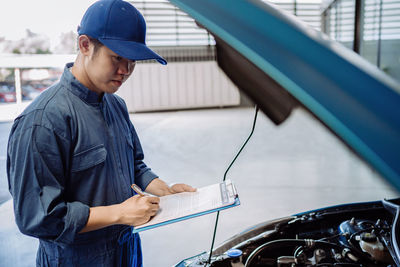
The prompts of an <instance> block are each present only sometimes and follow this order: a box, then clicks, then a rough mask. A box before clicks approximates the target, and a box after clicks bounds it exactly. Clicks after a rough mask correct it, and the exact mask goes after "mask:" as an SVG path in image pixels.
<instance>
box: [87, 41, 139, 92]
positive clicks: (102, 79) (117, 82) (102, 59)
mask: <svg viewBox="0 0 400 267" xmlns="http://www.w3.org/2000/svg"><path fill="white" fill-rule="evenodd" d="M89 50H90V51H89V56H88V57H87V58H86V60H85V68H86V72H87V75H88V79H89V83H90V85H89V86H88V87H89V89H91V90H93V91H95V92H96V93H98V94H101V93H115V92H116V91H117V90H118V89H119V87H120V86H121V85H122V83H124V82H125V81H126V80H127V79H128V78H129V76H130V75H131V74H132V71H133V69H134V68H135V64H136V62H135V61H132V60H128V59H126V58H123V57H120V56H119V55H117V54H116V53H114V52H113V51H112V50H110V49H109V48H108V47H106V46H104V45H103V46H100V47H99V48H98V49H97V51H95V50H94V45H93V44H90V49H89Z"/></svg>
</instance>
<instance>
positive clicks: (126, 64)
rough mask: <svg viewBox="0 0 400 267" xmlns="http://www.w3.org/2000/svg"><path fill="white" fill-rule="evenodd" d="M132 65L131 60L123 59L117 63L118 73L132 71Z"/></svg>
mask: <svg viewBox="0 0 400 267" xmlns="http://www.w3.org/2000/svg"><path fill="white" fill-rule="evenodd" d="M133 66H134V64H132V61H131V60H128V59H124V60H121V62H120V63H119V65H118V74H122V75H128V74H130V73H131V72H132V71H133Z"/></svg>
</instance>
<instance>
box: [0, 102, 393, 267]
mask: <svg viewBox="0 0 400 267" xmlns="http://www.w3.org/2000/svg"><path fill="white" fill-rule="evenodd" d="M253 114H254V110H253V109H252V108H229V109H209V110H195V111H179V112H159V113H143V114H133V115H132V117H131V118H132V121H133V122H134V125H135V127H136V129H137V131H138V134H139V136H140V138H141V142H142V146H143V148H144V152H145V161H146V163H147V164H148V165H149V166H150V167H152V169H153V170H154V171H155V172H156V173H158V174H159V175H160V177H161V178H162V179H164V180H166V181H168V182H185V183H188V184H191V185H193V186H196V187H201V186H205V185H208V184H211V183H216V182H218V181H221V180H222V178H223V175H224V172H225V170H226V168H227V166H228V165H229V163H230V161H231V160H232V159H233V157H234V156H235V154H236V152H237V151H238V149H239V148H240V146H241V145H242V144H243V142H244V140H245V139H246V138H247V136H248V134H249V132H250V129H251V126H252V121H253ZM0 134H4V133H3V132H0ZM0 140H3V139H0ZM3 146H4V145H3ZM0 148H2V147H0ZM3 151H4V150H1V151H0V153H2V154H1V155H2V157H1V158H0V159H1V160H3V161H4V159H5V156H4V155H5V154H4V152H3ZM3 166H4V167H5V164H1V165H0V167H1V168H2V169H1V170H0V172H5V169H3ZM0 177H2V179H3V181H2V182H1V183H0V185H1V187H2V189H3V188H4V186H7V184H6V182H4V178H3V177H5V176H4V175H1V176H0ZM228 178H230V179H232V180H233V181H234V182H235V183H236V186H237V189H238V192H239V196H240V199H241V205H240V206H238V207H235V208H232V209H229V210H226V211H223V212H221V215H220V223H219V226H218V232H217V237H216V244H218V243H221V242H222V241H224V240H225V239H227V238H229V237H230V236H232V235H233V234H235V233H238V232H240V231H241V230H244V229H245V228H247V227H249V226H251V225H254V224H256V223H259V222H262V221H265V220H270V219H274V218H278V217H283V216H286V215H290V214H294V213H298V212H302V211H306V210H310V209H315V208H320V207H324V206H330V205H336V204H342V203H347V202H360V201H371V200H379V199H383V198H391V197H396V196H398V195H399V193H398V192H397V191H395V190H394V189H392V188H391V187H390V186H389V185H388V184H386V183H385V182H384V181H383V179H381V178H380V177H379V175H377V174H376V173H375V172H374V171H373V170H371V169H370V168H369V167H368V166H366V165H365V164H364V163H363V162H361V161H360V160H359V158H357V157H356V156H354V154H353V153H352V152H350V151H349V150H348V149H347V148H346V147H345V146H344V145H342V144H341V143H340V142H339V141H338V140H337V138H336V137H335V136H333V135H332V134H331V133H330V132H328V131H327V130H326V129H325V128H323V127H322V126H321V125H320V124H319V123H318V122H317V121H315V120H314V119H312V118H311V117H310V116H309V115H308V114H307V113H305V112H303V111H302V110H297V111H295V112H294V114H292V116H291V117H290V118H289V119H288V120H287V121H286V122H285V123H283V125H281V126H279V127H276V126H275V125H273V123H272V122H270V121H269V120H268V119H267V118H266V117H265V116H264V115H263V114H262V113H260V114H259V117H258V121H257V126H256V130H255V133H254V135H253V137H252V139H251V140H250V141H249V143H248V146H247V147H246V148H245V149H244V151H243V152H242V154H241V155H240V157H239V158H238V160H237V162H236V163H235V164H234V165H233V167H232V168H231V170H230V172H229V173H228ZM11 209H12V204H11V202H10V201H7V202H5V203H3V204H2V205H1V206H0V216H1V218H2V219H1V222H0V266H9V267H12V266H15V267H21V266H32V265H34V258H35V253H36V245H37V242H36V240H34V239H32V238H29V237H25V236H22V235H21V234H20V233H19V232H18V230H17V228H16V226H15V224H14V219H13V213H12V211H11ZM214 221H215V214H211V215H206V216H202V217H199V218H195V219H192V220H188V221H183V222H179V223H176V224H172V225H168V226H164V227H160V228H157V229H153V230H151V231H145V232H143V233H142V234H141V236H142V245H143V250H144V263H145V267H153V266H156V267H158V266H160V267H163V266H171V265H173V264H175V263H177V262H178V261H180V260H182V259H184V258H187V257H190V256H193V255H195V254H198V253H200V252H203V251H205V250H208V249H209V247H210V246H211V239H212V231H213V225H214Z"/></svg>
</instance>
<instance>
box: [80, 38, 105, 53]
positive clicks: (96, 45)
mask: <svg viewBox="0 0 400 267" xmlns="http://www.w3.org/2000/svg"><path fill="white" fill-rule="evenodd" d="M86 36H87V37H88V38H89V41H90V42H91V43H92V44H93V45H94V51H93V52H94V53H93V55H96V54H97V51H98V50H99V48H100V47H102V46H103V45H104V44H102V43H101V42H100V41H99V40H97V39H96V38H93V37H90V36H89V35H86ZM77 42H79V36H78V39H77ZM78 49H79V44H78Z"/></svg>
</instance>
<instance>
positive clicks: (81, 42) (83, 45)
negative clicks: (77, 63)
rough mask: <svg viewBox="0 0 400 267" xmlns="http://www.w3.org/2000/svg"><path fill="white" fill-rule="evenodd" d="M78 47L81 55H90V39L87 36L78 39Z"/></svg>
mask: <svg viewBox="0 0 400 267" xmlns="http://www.w3.org/2000/svg"><path fill="white" fill-rule="evenodd" d="M78 46H79V51H80V52H81V53H82V54H83V55H86V56H88V55H89V54H90V39H89V37H88V36H87V35H84V34H83V35H80V36H79V37H78Z"/></svg>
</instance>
